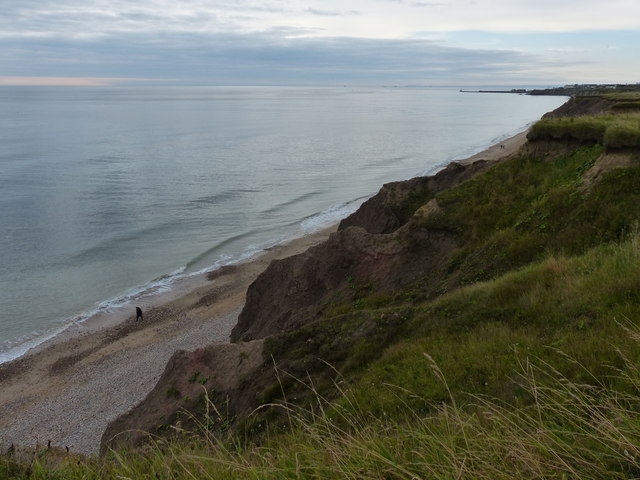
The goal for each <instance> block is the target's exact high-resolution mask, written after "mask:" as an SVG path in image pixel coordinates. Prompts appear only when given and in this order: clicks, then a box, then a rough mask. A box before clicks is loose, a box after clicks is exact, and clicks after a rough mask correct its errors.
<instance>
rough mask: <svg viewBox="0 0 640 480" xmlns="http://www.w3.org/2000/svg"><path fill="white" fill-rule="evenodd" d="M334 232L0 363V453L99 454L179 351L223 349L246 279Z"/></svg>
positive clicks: (485, 156) (519, 141) (515, 140)
mask: <svg viewBox="0 0 640 480" xmlns="http://www.w3.org/2000/svg"><path fill="white" fill-rule="evenodd" d="M526 133H527V132H526V131H524V132H521V133H518V134H517V135H515V136H513V137H510V138H507V139H505V140H503V141H501V142H499V143H497V144H495V145H493V146H491V147H489V148H488V149H486V150H483V151H482V152H479V153H477V154H475V155H472V156H471V157H468V158H466V159H462V160H454V161H455V162H457V163H462V164H468V163H473V162H475V161H477V160H488V161H497V160H500V159H503V158H506V157H508V156H510V155H512V154H513V153H515V152H516V151H517V150H518V149H519V148H520V146H521V145H523V144H524V143H525V142H526ZM501 145H502V146H503V147H504V148H502V147H501ZM337 226H338V222H336V223H334V224H333V225H331V226H330V227H327V228H324V229H323V230H320V231H317V232H314V233H311V234H309V235H305V236H303V237H300V238H297V239H293V240H291V241H288V242H285V243H282V244H279V245H276V246H274V247H271V248H268V249H265V250H263V251H262V252H261V253H260V254H258V255H257V256H255V257H253V258H250V259H248V260H246V261H243V262H240V263H238V264H233V265H228V266H225V267H221V268H219V269H218V270H214V271H212V272H209V273H204V274H200V275H199V276H196V277H197V278H193V279H192V280H193V281H186V282H185V283H184V284H182V285H176V288H172V290H170V291H169V292H164V293H162V294H160V295H159V296H158V297H157V298H156V301H155V302H154V304H153V305H152V306H151V307H150V308H145V311H144V320H143V321H140V322H136V321H135V309H134V308H133V307H128V308H127V309H124V310H123V311H119V312H115V313H114V312H111V313H102V314H99V315H98V316H96V318H93V319H92V321H91V322H86V324H85V323H82V324H80V325H72V326H70V327H67V328H66V329H65V330H64V331H63V332H62V333H60V334H59V335H57V336H55V337H53V338H51V339H49V340H47V341H45V342H44V343H42V344H40V345H39V346H37V347H36V348H34V349H32V350H30V351H28V352H27V353H26V354H24V355H23V356H21V357H19V358H17V359H15V360H12V361H9V362H7V363H4V364H0V383H1V384H2V389H1V390H0V447H2V448H6V446H7V445H10V444H11V443H15V444H16V445H24V446H31V445H44V444H47V442H48V441H49V440H50V441H51V443H52V445H55V446H60V447H65V446H68V447H69V448H70V449H71V451H73V452H77V453H82V454H88V455H92V454H97V453H98V449H99V443H100V438H101V436H102V433H103V432H104V430H105V428H106V426H107V425H108V424H109V423H110V422H111V421H113V420H114V419H115V418H117V417H118V416H119V415H121V414H123V413H125V412H126V411H127V410H129V409H130V408H132V407H133V406H135V405H136V404H137V403H139V402H140V401H141V400H142V399H143V398H144V397H145V396H146V395H147V393H148V392H149V391H151V389H152V388H153V387H154V386H155V383H156V381H157V379H158V378H159V376H160V375H161V374H162V372H163V371H164V369H165V366H166V364H167V361H168V360H169V358H170V357H171V355H173V353H174V352H175V351H177V350H179V349H186V350H194V349H196V348H199V347H203V346H205V345H209V344H215V343H228V342H229V335H230V333H231V329H232V328H233V326H235V323H236V321H237V317H238V314H239V313H240V310H241V309H242V306H243V305H244V299H245V294H246V290H247V288H248V286H249V285H250V283H251V282H252V281H253V280H254V279H255V278H256V277H257V276H258V275H259V274H260V273H261V272H262V271H264V269H265V268H266V267H267V266H268V264H269V263H270V262H271V261H272V260H275V259H279V258H284V257H288V256H291V255H295V254H297V253H301V252H303V251H305V250H306V249H308V248H309V247H311V246H313V245H316V244H318V243H320V242H322V241H324V240H325V239H327V238H328V237H329V235H330V234H331V233H332V232H333V231H335V230H336V229H337ZM178 283H179V282H178Z"/></svg>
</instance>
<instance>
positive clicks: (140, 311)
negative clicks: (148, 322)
mask: <svg viewBox="0 0 640 480" xmlns="http://www.w3.org/2000/svg"><path fill="white" fill-rule="evenodd" d="M138 320H142V309H141V308H140V307H136V322H137V321H138Z"/></svg>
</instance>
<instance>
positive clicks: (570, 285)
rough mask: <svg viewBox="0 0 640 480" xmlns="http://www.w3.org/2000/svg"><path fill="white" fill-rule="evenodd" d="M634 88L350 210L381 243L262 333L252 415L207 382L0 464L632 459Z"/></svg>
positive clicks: (569, 464) (569, 472) (428, 465)
mask: <svg viewBox="0 0 640 480" xmlns="http://www.w3.org/2000/svg"><path fill="white" fill-rule="evenodd" d="M633 101H634V100H633V99H629V98H624V99H620V98H612V99H609V102H608V103H607V104H608V105H609V106H612V105H613V107H612V108H611V109H609V110H608V111H607V112H603V114H602V115H591V116H589V117H587V118H583V119H581V118H579V117H578V118H575V119H574V120H573V122H572V121H571V120H568V119H563V118H559V119H548V120H547V119H545V120H543V121H542V124H539V125H538V126H536V127H534V128H533V129H532V135H531V136H530V142H529V145H528V146H526V147H525V148H524V149H523V150H522V152H521V153H520V155H518V156H516V157H513V158H511V159H509V160H506V161H504V162H501V163H499V164H497V165H494V166H492V167H491V168H489V169H488V170H486V171H485V172H484V173H479V174H478V175H475V176H473V177H472V178H469V179H467V180H466V181H464V182H463V183H460V184H455V185H453V186H451V187H450V188H446V189H444V190H437V191H436V190H433V189H431V190H429V189H426V190H424V192H423V193H416V192H419V190H416V186H415V182H414V183H413V184H412V189H413V190H412V194H411V196H410V200H411V201H410V202H407V201H405V200H406V199H404V200H402V202H403V203H402V205H404V206H406V205H408V204H411V205H412V209H413V212H414V213H413V215H411V213H410V212H409V213H408V214H407V215H404V216H403V222H404V224H403V225H401V226H398V227H397V229H396V230H395V231H393V232H385V233H376V234H372V233H366V232H364V231H363V230H362V229H361V228H360V227H357V226H353V227H349V229H347V231H346V233H345V236H349V235H350V236H351V237H352V236H354V235H359V237H358V238H359V239H365V240H366V242H365V243H358V244H357V245H372V247H371V248H374V246H376V247H375V248H381V247H379V245H384V249H381V250H379V251H380V252H382V253H384V254H385V255H387V256H383V255H382V253H381V254H380V257H379V258H378V259H377V260H376V262H377V263H376V262H369V260H367V262H369V263H367V262H365V261H364V260H362V261H361V263H359V264H356V263H355V260H353V258H357V259H362V258H363V257H361V256H360V257H346V256H345V257H341V258H342V262H343V263H344V264H345V265H347V266H345V267H344V268H345V272H351V273H349V274H348V275H346V276H345V278H344V279H343V281H342V282H337V283H335V285H337V287H336V288H335V289H334V290H331V291H329V292H326V293H324V296H323V297H322V299H321V300H314V301H318V302H321V303H322V305H321V307H318V308H317V309H316V310H314V311H317V312H318V313H317V315H315V316H307V317H305V322H304V323H296V322H295V312H294V314H293V315H294V317H292V318H293V320H291V321H290V324H291V325H293V327H292V328H290V329H289V330H288V331H285V332H282V333H278V334H272V335H269V336H267V337H266V338H265V339H264V352H263V356H264V363H263V365H262V367H260V368H258V369H257V370H256V371H254V372H253V373H250V374H247V375H246V376H245V377H244V378H243V379H242V381H241V383H240V385H239V387H238V388H239V390H238V392H235V395H238V396H239V397H242V398H243V401H245V403H246V405H247V408H248V410H249V411H250V414H245V413H242V412H241V411H239V410H237V409H235V410H234V406H233V405H232V404H231V402H227V403H225V396H224V395H221V392H214V391H208V392H207V396H206V397H203V399H202V402H201V403H200V406H201V409H200V410H198V409H196V410H194V411H193V415H194V416H189V415H185V416H184V418H183V422H182V424H181V426H175V425H174V426H173V427H169V426H165V427H164V428H163V430H162V431H163V432H167V431H170V432H174V435H170V436H166V435H165V436H163V437H161V438H160V439H159V440H158V441H156V442H151V444H150V445H147V446H146V447H143V448H142V449H136V450H126V451H124V450H123V451H119V452H117V453H112V454H111V455H107V457H105V458H103V459H99V460H88V461H86V462H80V463H79V464H78V463H77V462H75V461H74V462H73V464H72V463H69V462H68V463H63V464H62V466H60V467H58V468H46V467H44V466H42V465H43V464H44V463H45V462H46V455H45V454H43V456H42V458H41V460H42V462H36V463H34V464H33V465H32V466H31V467H30V468H29V469H28V470H25V468H23V467H21V466H20V465H18V464H16V463H14V462H13V461H12V460H11V459H9V458H5V459H3V460H2V461H1V462H0V478H72V479H73V478H167V479H170V478H171V479H173V478H176V479H182V478H185V479H186V478H213V479H217V478H273V479H281V478H309V479H311V478H358V479H360V478H365V479H366V478H372V479H382V478H384V479H404V478H407V479H409V478H410V479H422V478H425V479H426V478H438V479H444V478H452V479H453V478H478V479H501V478H505V479H507V478H509V479H513V478H522V479H525V478H526V479H531V478H553V479H556V478H557V479H560V478H581V479H583V478H584V479H586V478H602V479H605V478H606V479H610V478H637V477H638V475H640V415H638V414H639V413H640V390H639V387H640V368H639V367H640V343H638V341H639V340H640V226H639V225H640V207H639V205H640V151H639V150H638V144H633V143H632V142H627V141H626V140H625V142H626V143H625V144H624V145H623V148H622V147H621V148H618V145H617V144H616V146H614V145H613V144H611V143H607V140H606V138H607V135H606V132H607V128H612V126H615V128H614V130H615V129H618V128H622V127H619V122H622V123H625V122H626V121H627V116H628V115H629V113H628V111H627V107H624V108H623V107H615V105H621V104H624V103H628V102H633ZM572 108H573V107H572ZM612 112H613V113H612ZM617 112H622V113H617ZM632 118H635V117H633V115H632ZM572 123H573V124H574V125H573V126H571V125H570V124H572ZM576 123H578V124H580V125H582V124H585V125H587V127H580V128H578V129H577V130H576V131H578V133H575V131H574V128H575V124H576ZM567 125H570V126H567ZM594 125H600V126H598V127H597V128H595V127H594ZM601 125H605V127H604V130H603V131H601ZM616 125H618V126H616ZM625 125H626V123H625ZM630 125H631V126H630V127H629V128H630V129H631V130H630V131H631V133H629V134H627V133H625V135H624V138H635V137H633V135H638V131H639V130H640V125H637V124H635V123H633V122H631V124H630ZM582 128H585V131H588V132H592V130H593V131H595V130H597V131H598V132H599V133H597V134H591V133H589V134H583V133H580V132H582V130H581V129H582ZM624 128H627V127H626V126H625V127H624ZM624 128H623V129H624ZM594 129H595V130H594ZM534 132H537V133H534ZM541 132H543V133H541ZM566 132H571V133H566ZM558 141H560V142H561V143H562V146H561V147H560V146H559V144H558V143H556V142H558ZM394 188H399V187H398V186H394ZM407 198H408V197H407ZM404 210H406V209H405V208H404V207H403V210H402V211H404ZM394 228H396V227H394ZM347 234H348V235H347ZM351 237H349V238H351ZM434 239H440V240H438V242H439V243H437V244H438V245H446V249H445V248H441V249H440V250H438V252H439V253H438V255H439V257H438V258H437V259H436V260H437V261H433V259H430V260H429V261H426V260H425V261H424V263H422V264H421V263H420V262H421V261H422V260H421V259H422V258H426V257H427V256H429V255H432V253H431V254H430V253H429V252H430V251H431V250H430V249H431V248H432V246H433V245H434V242H435V240H434ZM442 239H446V242H445V241H441V240H442ZM359 241H360V240H359ZM335 245H338V244H335ZM335 245H334V246H335ZM349 245H353V244H349ZM389 245H392V246H393V248H391V247H390V246H389ZM388 256H395V257H393V258H392V259H391V258H387V257H388ZM350 259H351V260H353V262H352V263H349V260H350ZM392 260H393V261H392ZM384 262H386V263H384ZM381 263H384V265H385V268H386V270H384V272H385V275H380V269H379V268H377V267H379V265H380V264H381ZM363 265H364V266H367V268H368V270H367V269H365V268H364V267H363ZM372 265H373V266H372ZM426 265H428V266H429V268H426ZM374 267H376V268H374ZM349 268H350V269H351V270H348V269H349ZM403 272H405V273H406V274H405V275H404V276H403V274H402V273H403ZM387 273H388V275H387ZM387 276H392V277H393V282H392V283H389V279H388V278H387ZM390 285H392V286H393V288H391V287H390ZM314 298H316V297H314ZM318 298H319V297H318ZM288 318H289V317H288ZM226 398H227V399H229V398H232V397H229V396H227V397H226ZM254 407H255V408H256V410H254ZM187 425H188V426H190V427H192V428H191V429H189V430H186V429H185V428H186V426H187ZM158 433H160V431H158Z"/></svg>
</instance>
